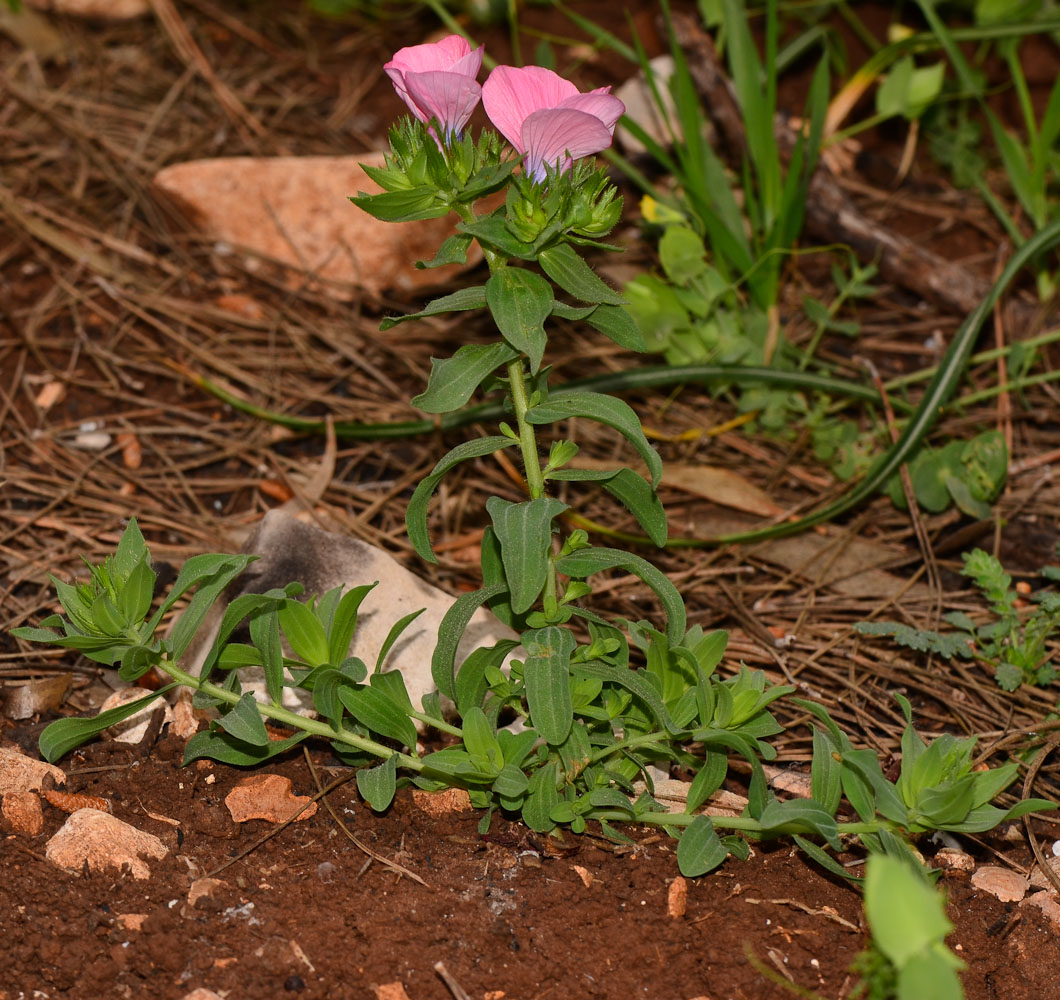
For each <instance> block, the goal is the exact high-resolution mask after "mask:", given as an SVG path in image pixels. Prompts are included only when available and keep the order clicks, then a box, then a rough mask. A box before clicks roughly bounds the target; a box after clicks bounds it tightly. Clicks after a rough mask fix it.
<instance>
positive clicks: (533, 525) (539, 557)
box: [486, 497, 567, 615]
mask: <svg viewBox="0 0 1060 1000" xmlns="http://www.w3.org/2000/svg"><path fill="white" fill-rule="evenodd" d="M566 509H567V505H566V504H565V503H562V502H561V501H559V500H556V499H555V498H553V497H538V498H537V499H536V500H527V501H525V502H524V503H509V502H508V501H507V500H502V499H501V498H500V497H490V498H489V500H487V501H486V510H487V511H489V515H490V518H492V520H493V530H494V532H495V534H496V535H497V539H498V540H499V541H500V543H501V559H502V560H503V561H504V574H505V576H506V577H507V578H508V589H509V592H510V593H511V605H512V611H514V612H515V613H516V614H517V615H518V614H522V613H523V612H524V611H526V610H528V609H529V608H530V606H531V605H532V604H533V603H534V601H535V600H537V595H538V594H540V593H541V589H542V588H543V587H544V585H545V578H546V577H547V576H548V555H549V547H550V544H551V541H552V519H553V518H555V517H557V516H558V515H559V514H562V513H563V511H565V510H566Z"/></svg>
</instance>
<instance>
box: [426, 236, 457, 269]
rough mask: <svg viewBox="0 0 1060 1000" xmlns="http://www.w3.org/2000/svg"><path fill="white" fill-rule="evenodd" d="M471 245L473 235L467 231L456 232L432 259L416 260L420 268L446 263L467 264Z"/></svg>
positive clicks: (439, 265) (441, 265) (440, 265)
mask: <svg viewBox="0 0 1060 1000" xmlns="http://www.w3.org/2000/svg"><path fill="white" fill-rule="evenodd" d="M469 246H471V237H470V236H468V235H467V234H466V233H454V234H453V235H452V236H450V237H448V238H447V239H446V240H445V242H443V243H442V245H441V246H440V247H439V248H438V252H437V253H436V254H435V255H434V257H432V258H431V259H430V260H418V261H416V267H417V268H418V269H420V270H423V269H425V268H430V267H444V266H445V265H446V264H466V263H467V248H468V247H469Z"/></svg>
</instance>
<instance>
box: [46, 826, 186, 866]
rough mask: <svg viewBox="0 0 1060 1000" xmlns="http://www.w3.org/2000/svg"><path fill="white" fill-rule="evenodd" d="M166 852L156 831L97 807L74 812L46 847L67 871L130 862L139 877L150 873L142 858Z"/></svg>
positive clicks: (159, 857) (120, 864) (53, 860)
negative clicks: (151, 831) (138, 826)
mask: <svg viewBox="0 0 1060 1000" xmlns="http://www.w3.org/2000/svg"><path fill="white" fill-rule="evenodd" d="M166 853H167V851H166V845H165V844H163V843H162V841H161V840H159V839H158V838H157V837H156V836H154V835H153V834H150V833H145V832H144V831H143V830H137V829H136V827H135V826H130V825H129V824H128V823H125V822H123V821H122V820H120V819H117V818H116V817H114V816H111V815H109V814H108V813H105V812H100V811H99V810H98V809H78V810H77V812H75V813H73V814H71V816H70V818H69V819H68V820H67V821H66V822H65V823H64V824H63V825H62V827H61V828H60V830H59V831H58V832H57V833H56V834H55V836H53V837H52V838H51V840H49V841H48V843H47V846H46V847H45V849H44V854H45V856H46V857H47V858H48V860H49V861H51V862H52V863H53V864H56V865H58V866H59V867H60V868H65V869H67V870H68V871H74V872H78V871H81V869H82V867H84V865H85V864H86V863H87V864H88V867H89V869H90V870H91V871H104V870H105V869H107V868H118V869H121V868H122V867H123V866H124V865H128V866H129V868H130V870H131V872H132V875H133V877H134V878H138V879H144V878H148V877H149V876H150V874H151V869H150V868H148V866H147V864H146V862H144V861H143V860H141V858H142V857H148V858H152V859H154V860H159V859H161V858H164V857H165V856H166Z"/></svg>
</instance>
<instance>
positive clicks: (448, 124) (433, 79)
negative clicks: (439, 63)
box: [405, 70, 482, 135]
mask: <svg viewBox="0 0 1060 1000" xmlns="http://www.w3.org/2000/svg"><path fill="white" fill-rule="evenodd" d="M405 86H406V87H408V92H409V97H411V98H412V105H414V108H413V113H414V114H416V117H417V118H420V120H421V121H429V120H430V119H431V118H437V119H438V122H439V124H440V125H441V126H442V131H443V132H444V133H445V134H446V135H450V134H452V133H453V132H462V131H463V129H464V126H465V125H466V124H467V120H468V119H469V118H470V117H471V113H472V112H473V111H474V110H475V107H476V106H477V105H478V102H479V99H480V98H481V97H482V87H481V86H479V84H478V83H476V82H475V80H473V79H472V78H471V77H467V76H462V75H461V74H459V73H448V72H443V71H441V70H432V71H431V72H428V73H406V74H405ZM412 105H410V106H412ZM417 111H418V112H419V113H417ZM421 116H422V117H421Z"/></svg>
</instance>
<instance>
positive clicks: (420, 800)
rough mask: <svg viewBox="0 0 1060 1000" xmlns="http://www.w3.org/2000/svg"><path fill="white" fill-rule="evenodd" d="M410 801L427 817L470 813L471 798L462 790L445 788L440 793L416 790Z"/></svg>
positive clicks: (471, 807)
mask: <svg viewBox="0 0 1060 1000" xmlns="http://www.w3.org/2000/svg"><path fill="white" fill-rule="evenodd" d="M412 801H413V802H415V803H416V806H417V808H418V809H421V810H422V811H423V812H425V813H426V814H427V815H428V816H435V817H437V816H449V815H450V814H452V813H461V812H471V811H472V810H473V809H474V807H473V806H472V805H471V798H470V797H469V796H468V794H467V792H466V791H465V790H464V789H463V788H446V789H445V790H444V791H441V792H425V791H424V790H423V789H421V788H416V789H414V790H413V792H412Z"/></svg>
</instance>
